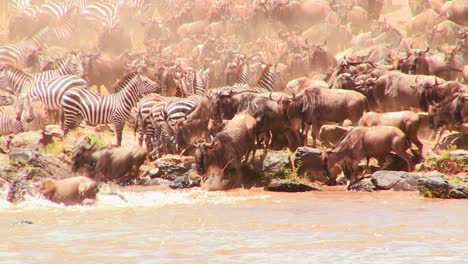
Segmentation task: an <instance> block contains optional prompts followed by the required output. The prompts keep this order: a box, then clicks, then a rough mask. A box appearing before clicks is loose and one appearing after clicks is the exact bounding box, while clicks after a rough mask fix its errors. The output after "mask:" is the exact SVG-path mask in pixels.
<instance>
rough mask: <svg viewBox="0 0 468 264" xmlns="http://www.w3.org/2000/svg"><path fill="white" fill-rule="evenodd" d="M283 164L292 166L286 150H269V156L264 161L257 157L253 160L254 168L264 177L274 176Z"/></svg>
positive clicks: (288, 166)
mask: <svg viewBox="0 0 468 264" xmlns="http://www.w3.org/2000/svg"><path fill="white" fill-rule="evenodd" d="M281 166H286V167H287V168H290V167H291V165H290V161H289V155H288V153H286V152H284V151H274V150H268V153H267V156H266V157H265V159H264V160H263V161H262V160H261V159H255V161H254V162H253V169H254V170H255V171H256V172H257V173H258V174H260V175H262V176H263V177H264V178H269V179H271V178H274V177H276V176H277V174H278V172H279V171H280V170H281Z"/></svg>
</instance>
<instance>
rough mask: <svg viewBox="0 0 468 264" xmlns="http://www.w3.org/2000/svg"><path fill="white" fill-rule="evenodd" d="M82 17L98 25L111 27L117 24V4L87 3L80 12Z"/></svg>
mask: <svg viewBox="0 0 468 264" xmlns="http://www.w3.org/2000/svg"><path fill="white" fill-rule="evenodd" d="M80 15H81V16H83V18H84V19H86V20H87V21H90V22H92V23H96V24H97V25H98V26H104V27H112V26H113V25H115V24H117V22H118V20H119V18H118V5H117V4H116V3H92V4H88V6H87V7H86V9H84V10H83V11H82V12H81V13H80Z"/></svg>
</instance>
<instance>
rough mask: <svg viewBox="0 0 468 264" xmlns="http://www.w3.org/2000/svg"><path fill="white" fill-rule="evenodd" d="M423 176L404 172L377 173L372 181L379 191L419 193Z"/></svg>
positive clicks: (373, 175)
mask: <svg viewBox="0 0 468 264" xmlns="http://www.w3.org/2000/svg"><path fill="white" fill-rule="evenodd" d="M419 179H421V175H419V174H417V173H407V172H402V171H377V172H375V173H373V174H372V177H371V181H372V183H373V184H374V185H375V187H376V189H377V190H394V191H417V190H418V181H419Z"/></svg>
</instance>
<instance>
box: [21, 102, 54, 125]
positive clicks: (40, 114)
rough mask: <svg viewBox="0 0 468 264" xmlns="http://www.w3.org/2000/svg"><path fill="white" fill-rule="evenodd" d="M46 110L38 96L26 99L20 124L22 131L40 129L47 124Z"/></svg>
mask: <svg viewBox="0 0 468 264" xmlns="http://www.w3.org/2000/svg"><path fill="white" fill-rule="evenodd" d="M48 121H49V119H48V118H47V110H46V108H45V107H44V105H43V104H42V102H41V101H40V100H39V99H38V98H33V99H31V100H29V97H27V99H26V103H25V105H24V110H23V115H22V117H21V124H22V125H23V130H24V131H37V130H42V129H44V128H45V127H46V125H48V124H49V122H48Z"/></svg>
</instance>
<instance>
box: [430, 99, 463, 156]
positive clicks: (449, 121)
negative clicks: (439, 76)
mask: <svg viewBox="0 0 468 264" xmlns="http://www.w3.org/2000/svg"><path fill="white" fill-rule="evenodd" d="M467 101H468V94H461V93H460V94H457V95H456V96H454V97H453V98H452V99H451V100H450V101H448V102H446V103H445V104H443V105H438V106H432V105H431V106H430V107H429V111H428V112H429V127H430V128H432V129H434V131H433V134H432V138H434V136H435V135H436V133H437V130H439V134H438V135H437V138H436V145H435V146H434V149H435V148H436V147H437V146H438V144H439V141H440V138H441V137H442V134H443V133H444V131H445V130H446V129H449V130H459V131H461V132H463V133H468V131H467V130H466V128H465V127H464V126H463V123H467V122H468V103H467Z"/></svg>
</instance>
